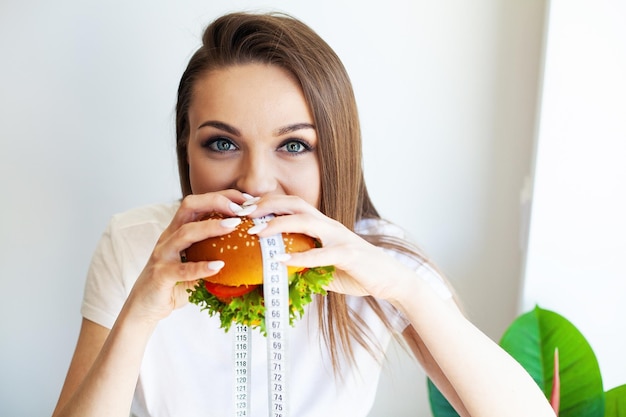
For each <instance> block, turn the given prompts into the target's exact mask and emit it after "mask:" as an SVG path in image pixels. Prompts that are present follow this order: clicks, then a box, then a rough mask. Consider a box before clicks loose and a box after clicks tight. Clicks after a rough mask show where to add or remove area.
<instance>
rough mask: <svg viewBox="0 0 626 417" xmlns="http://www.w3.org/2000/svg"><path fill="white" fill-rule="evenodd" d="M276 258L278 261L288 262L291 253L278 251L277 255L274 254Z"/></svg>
mask: <svg viewBox="0 0 626 417" xmlns="http://www.w3.org/2000/svg"><path fill="white" fill-rule="evenodd" d="M274 259H276V260H277V261H278V262H287V261H288V260H290V259H291V255H289V254H288V253H277V254H276V255H274Z"/></svg>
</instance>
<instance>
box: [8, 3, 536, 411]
mask: <svg viewBox="0 0 626 417" xmlns="http://www.w3.org/2000/svg"><path fill="white" fill-rule="evenodd" d="M262 6H263V7H262ZM265 6H267V7H265ZM260 7H261V8H263V9H265V8H272V9H281V10H285V11H288V12H290V13H292V14H294V15H295V16H298V17H300V18H302V19H303V20H305V21H306V22H307V23H309V24H310V25H311V26H313V27H314V28H315V29H316V30H317V31H318V32H319V33H320V34H321V35H322V36H323V37H324V38H325V39H327V40H328V42H329V43H330V44H331V45H332V46H333V47H334V48H335V49H336V51H337V52H338V53H339V55H340V56H341V57H342V58H343V59H344V62H345V64H346V66H347V67H348V70H349V72H350V74H351V76H352V78H353V82H354V85H355V89H356V91H357V99H358V102H359V107H360V111H361V116H362V119H363V133H364V137H365V160H366V175H367V179H368V181H369V186H370V189H371V190H370V191H371V193H372V195H373V197H374V199H375V201H377V202H378V206H379V209H380V210H381V211H382V212H383V214H384V215H386V216H388V217H389V218H391V219H393V220H395V221H397V222H398V223H400V224H402V225H404V226H405V227H407V228H408V229H409V230H410V231H411V233H412V234H413V235H414V236H415V239H416V240H417V242H418V243H419V244H421V245H422V247H424V249H425V250H426V251H427V252H428V253H429V254H430V255H431V256H432V257H433V258H434V259H435V260H436V261H437V263H439V264H440V266H441V267H442V268H443V270H444V271H446V272H447V273H448V274H449V276H450V279H451V280H452V281H453V282H454V284H455V285H456V286H457V288H458V291H459V293H460V295H461V298H462V299H463V300H464V302H465V306H466V309H467V311H468V313H469V314H470V316H471V317H472V318H473V319H474V321H475V322H476V323H477V324H478V325H479V327H481V328H482V329H483V330H485V331H486V332H487V333H488V334H489V335H490V336H492V337H494V338H496V339H497V338H499V336H500V334H501V332H502V331H503V330H504V328H505V327H506V326H507V325H508V323H509V322H510V321H511V320H512V318H513V316H514V315H515V314H516V313H517V308H516V302H517V299H518V287H519V275H520V265H521V258H520V253H519V250H518V239H519V233H518V229H519V206H518V194H519V190H520V188H521V187H522V184H523V178H524V177H525V176H526V175H527V173H528V170H529V165H530V157H531V148H532V137H533V128H534V116H535V103H536V92H537V77H538V70H539V57H540V46H541V37H542V30H543V13H544V1H543V0H534V1H528V0H513V1H508V2H502V1H500V0H476V1H473V2H458V1H454V0H444V1H437V2H434V1H428V0H390V1H387V2H385V3H384V6H383V5H381V4H380V3H379V2H356V1H353V2H349V1H335V0H332V1H331V0H319V1H298V2H294V1H288V0H280V1H279V0H276V1H272V2H267V3H262V2H259V1H243V0H235V1H233V0H220V1H212V2H207V1H194V0H184V1H178V2H164V1H136V2H126V1H121V0H116V1H109V2H95V1H78V0H65V1H60V2H47V1H43V0H31V1H21V0H3V1H2V2H1V3H0V60H1V63H2V64H1V65H0V115H1V116H0V147H1V150H0V167H1V168H0V169H1V170H2V175H1V176H0V191H1V195H2V201H3V206H2V215H1V216H0V225H1V229H0V230H1V235H0V291H1V293H2V294H3V297H2V303H0V334H1V335H2V336H1V337H2V342H1V344H0V369H1V371H0V415H11V416H18V417H19V416H35V415H47V414H49V413H50V412H51V410H52V407H53V405H54V402H55V401H56V397H57V395H58V392H59V389H60V386H61V383H62V381H63V378H64V374H65V371H66V369H67V365H68V362H69V360H70V357H71V354H72V349H73V346H74V343H75V339H76V335H77V332H78V326H79V323H80V317H79V311H78V310H79V305H80V299H81V294H82V285H83V280H84V274H85V271H86V268H87V265H88V262H89V258H90V256H91V252H92V250H93V248H94V246H95V244H96V241H97V239H98V237H99V235H100V233H101V232H102V230H103V228H104V226H105V224H106V222H107V220H108V218H109V217H110V215H111V214H113V213H115V212H118V211H121V210H125V209H127V208H130V207H133V206H136V205H140V204H146V203H152V202H157V201H163V200H170V199H173V198H176V197H177V196H178V186H177V178H176V167H175V161H174V151H173V146H172V144H173V124H172V115H173V106H174V99H175V90H176V84H177V81H178V78H179V76H180V74H181V72H182V69H183V68H184V66H185V63H186V60H187V58H188V57H189V56H190V54H191V52H192V51H193V50H194V48H195V47H196V46H197V44H198V36H199V34H200V31H201V28H202V27H203V26H204V25H205V24H206V23H207V22H208V21H209V20H211V19H212V18H214V17H216V16H217V15H218V14H221V13H222V12H225V11H229V10H238V9H241V8H246V9H252V8H254V9H257V8H260ZM391 356H392V358H394V360H393V361H392V365H391V369H390V370H389V371H388V372H387V373H386V374H385V377H384V378H383V381H382V386H381V391H380V392H381V395H380V396H379V398H378V400H377V405H376V409H375V410H374V411H373V412H372V417H378V416H408V415H411V416H415V415H418V416H427V415H429V411H428V410H429V407H428V404H427V400H426V399H425V394H424V392H423V384H424V376H423V374H422V373H421V371H420V370H419V369H418V367H417V366H416V365H415V364H414V363H413V362H411V361H410V360H409V359H408V358H407V357H406V355H404V354H402V353H399V354H392V355H391Z"/></svg>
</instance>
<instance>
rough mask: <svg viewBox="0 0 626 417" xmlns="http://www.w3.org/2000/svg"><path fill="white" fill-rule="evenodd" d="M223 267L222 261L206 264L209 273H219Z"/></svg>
mask: <svg viewBox="0 0 626 417" xmlns="http://www.w3.org/2000/svg"><path fill="white" fill-rule="evenodd" d="M224 265H225V264H224V261H211V262H209V263H208V264H207V267H208V268H209V269H210V270H211V271H219V270H220V269H222V268H224Z"/></svg>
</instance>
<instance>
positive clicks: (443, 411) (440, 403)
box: [427, 378, 459, 417]
mask: <svg viewBox="0 0 626 417" xmlns="http://www.w3.org/2000/svg"><path fill="white" fill-rule="evenodd" d="M427 382H428V398H429V400H430V409H431V410H432V412H433V416H435V417H459V414H458V413H457V412H456V411H455V410H454V408H453V407H452V406H451V405H450V403H449V402H448V400H446V397H444V396H443V394H442V393H441V391H439V389H438V388H437V387H436V386H435V384H433V382H432V381H431V380H430V378H427Z"/></svg>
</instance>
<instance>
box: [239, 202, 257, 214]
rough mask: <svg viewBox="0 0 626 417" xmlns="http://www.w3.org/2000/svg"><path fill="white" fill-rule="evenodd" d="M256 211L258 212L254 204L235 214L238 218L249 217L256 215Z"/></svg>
mask: <svg viewBox="0 0 626 417" xmlns="http://www.w3.org/2000/svg"><path fill="white" fill-rule="evenodd" d="M255 210H256V204H253V205H251V206H246V207H244V208H242V209H241V210H239V211H238V212H235V214H236V215H237V216H247V215H248V214H252V213H254V211H255Z"/></svg>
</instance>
